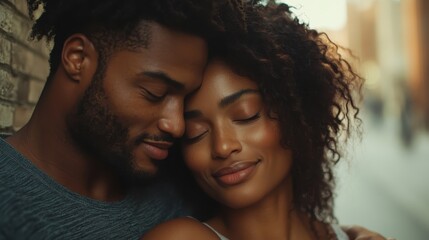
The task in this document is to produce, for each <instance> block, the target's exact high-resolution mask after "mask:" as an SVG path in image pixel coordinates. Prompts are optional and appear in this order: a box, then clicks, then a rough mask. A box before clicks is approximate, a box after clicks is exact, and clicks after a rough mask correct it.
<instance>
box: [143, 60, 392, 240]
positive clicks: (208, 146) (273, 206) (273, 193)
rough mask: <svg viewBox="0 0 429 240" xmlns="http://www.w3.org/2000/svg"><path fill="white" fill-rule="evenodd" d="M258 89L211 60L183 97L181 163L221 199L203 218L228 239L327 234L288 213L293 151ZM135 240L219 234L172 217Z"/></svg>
mask: <svg viewBox="0 0 429 240" xmlns="http://www.w3.org/2000/svg"><path fill="white" fill-rule="evenodd" d="M257 90H258V88H257V85H256V84H255V83H254V82H253V81H252V80H250V79H248V78H246V77H242V76H239V75H237V74H235V73H234V72H233V71H232V70H231V69H230V68H229V67H228V66H227V65H225V64H224V63H223V62H222V61H220V60H213V61H211V62H210V63H209V64H208V67H207V69H206V72H205V74H204V80H203V83H202V86H201V88H200V89H199V90H198V91H197V92H196V93H194V94H192V95H191V96H189V97H188V98H187V102H186V106H185V120H186V131H185V135H184V138H183V139H184V140H183V154H184V159H185V163H186V165H187V167H188V168H189V169H190V170H191V172H192V173H193V175H194V177H195V179H196V181H197V182H198V184H199V185H200V186H201V187H202V188H203V189H204V191H205V192H206V193H208V194H209V195H210V196H211V197H212V198H214V199H215V200H217V201H218V202H219V203H220V204H221V208H220V209H221V210H220V212H219V213H218V214H217V215H216V216H214V217H213V218H212V219H209V220H208V221H207V223H208V224H210V226H212V227H214V228H215V229H216V230H217V231H218V232H220V233H221V234H222V235H224V236H226V237H227V238H228V239H250V240H251V239H303V240H306V239H328V232H327V231H326V227H325V225H324V224H322V223H317V224H316V230H317V231H318V234H319V236H316V235H315V234H314V233H313V231H312V230H311V228H310V222H309V219H308V218H306V217H305V216H304V215H303V214H301V213H300V212H298V211H296V210H291V209H292V208H293V206H292V200H293V194H292V179H291V177H290V169H291V165H292V164H293V154H292V153H291V151H290V150H289V149H287V148H284V147H283V146H282V145H281V144H280V139H281V136H280V135H279V134H278V128H279V126H278V122H277V121H276V119H275V118H273V116H269V114H268V113H267V112H266V111H265V107H264V103H263V101H262V99H261V97H260V95H259V93H258V91H257ZM243 162H244V163H248V162H250V163H251V164H247V165H246V166H248V167H246V168H244V169H242V170H241V171H239V172H236V173H233V174H230V175H226V176H224V177H222V178H224V180H223V181H222V180H219V179H218V177H216V174H214V173H216V172H218V171H219V169H222V168H225V167H228V166H231V165H234V164H237V163H243ZM249 169H250V170H249ZM214 175H215V176H214ZM243 175H245V177H244V178H243V177H242V176H243ZM352 231H353V230H352ZM359 231H360V233H359V234H355V233H356V232H354V235H353V238H351V239H362V238H360V237H362V236H363V237H368V238H365V239H384V238H383V237H381V236H380V235H377V234H376V233H373V232H370V231H368V230H366V229H362V228H361V229H359ZM142 239H146V240H151V239H165V240H169V239H176V240H177V239H218V237H217V236H216V235H215V234H214V233H213V231H211V230H210V229H209V228H207V227H206V226H205V225H203V224H201V223H200V222H199V221H197V220H195V219H192V218H179V219H175V220H171V221H167V222H165V223H163V224H161V225H159V226H157V227H155V228H154V229H153V230H151V231H150V232H149V233H147V234H146V235H145V236H144V237H143V238H142Z"/></svg>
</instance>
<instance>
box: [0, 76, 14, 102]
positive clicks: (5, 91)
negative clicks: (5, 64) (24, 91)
mask: <svg viewBox="0 0 429 240" xmlns="http://www.w3.org/2000/svg"><path fill="white" fill-rule="evenodd" d="M17 87H18V86H17V82H16V79H14V78H13V77H12V76H11V75H10V73H8V72H6V71H3V70H0V98H2V99H7V100H11V101H14V100H16V99H17Z"/></svg>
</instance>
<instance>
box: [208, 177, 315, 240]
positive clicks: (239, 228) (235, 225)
mask: <svg viewBox="0 0 429 240" xmlns="http://www.w3.org/2000/svg"><path fill="white" fill-rule="evenodd" d="M208 224H210V225H211V226H212V227H214V228H215V229H216V230H217V231H219V232H220V233H222V234H223V235H225V236H226V237H228V238H229V239H248V240H252V239H285V240H292V239H300V240H307V239H308V240H310V239H314V238H315V235H314V233H313V231H312V230H311V227H310V223H309V221H308V218H307V217H305V215H304V214H302V213H300V212H299V211H298V210H296V209H294V208H293V191H292V181H291V180H288V181H285V182H284V183H283V184H281V185H279V186H278V187H277V189H275V190H273V191H272V192H271V193H270V194H268V195H267V196H265V197H264V198H263V199H261V200H260V201H258V202H256V203H254V204H252V205H249V206H246V207H244V208H239V209H232V208H227V207H224V208H223V209H222V211H221V212H220V214H218V215H217V216H215V217H214V218H212V219H210V220H209V221H208Z"/></svg>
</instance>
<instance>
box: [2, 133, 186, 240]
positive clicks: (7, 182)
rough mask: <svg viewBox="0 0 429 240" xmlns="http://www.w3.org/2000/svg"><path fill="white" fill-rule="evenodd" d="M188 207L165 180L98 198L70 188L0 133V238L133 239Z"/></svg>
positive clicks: (180, 213)
mask: <svg viewBox="0 0 429 240" xmlns="http://www.w3.org/2000/svg"><path fill="white" fill-rule="evenodd" d="M187 214H189V212H187V211H185V210H184V208H183V207H182V202H181V201H180V199H179V198H178V196H177V194H176V193H175V192H174V190H173V189H172V187H171V186H170V185H169V184H166V183H160V184H158V185H156V186H154V185H152V186H150V187H147V188H145V189H144V190H143V189H139V191H132V193H130V194H129V195H128V196H127V197H126V198H125V199H124V200H122V201H119V202H115V203H106V202H100V201H96V200H93V199H89V198H87V197H83V196H80V195H78V194H76V193H74V192H71V191H69V190H67V189H66V188H64V187H63V186H61V185H60V184H58V183H56V182H55V181H54V180H52V179H51V178H50V177H49V176H47V175H46V174H44V173H43V172H42V171H40V170H39V169H38V168H36V167H35V166H34V165H33V164H32V163H31V162H30V161H28V160H27V159H25V158H24V157H23V156H22V155H21V154H19V153H18V152H17V151H16V150H15V149H14V148H13V147H11V146H10V145H9V144H8V143H7V142H5V141H4V140H3V139H1V138H0V239H138V238H139V237H140V236H142V235H143V233H144V232H146V231H147V230H149V229H150V228H151V227H153V226H154V225H156V224H158V223H160V222H161V221H164V220H166V219H170V218H173V217H177V216H180V215H187Z"/></svg>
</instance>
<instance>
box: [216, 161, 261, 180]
mask: <svg viewBox="0 0 429 240" xmlns="http://www.w3.org/2000/svg"><path fill="white" fill-rule="evenodd" d="M258 163H259V160H258V161H254V162H238V163H235V164H233V165H231V166H229V167H225V168H222V169H220V170H218V171H216V172H215V173H214V174H213V177H214V178H215V179H216V181H217V182H218V183H220V184H221V185H225V186H232V185H237V184H240V183H242V182H244V181H246V180H247V179H248V178H249V176H250V175H251V174H252V173H253V171H254V170H255V168H256V166H257V164H258Z"/></svg>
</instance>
